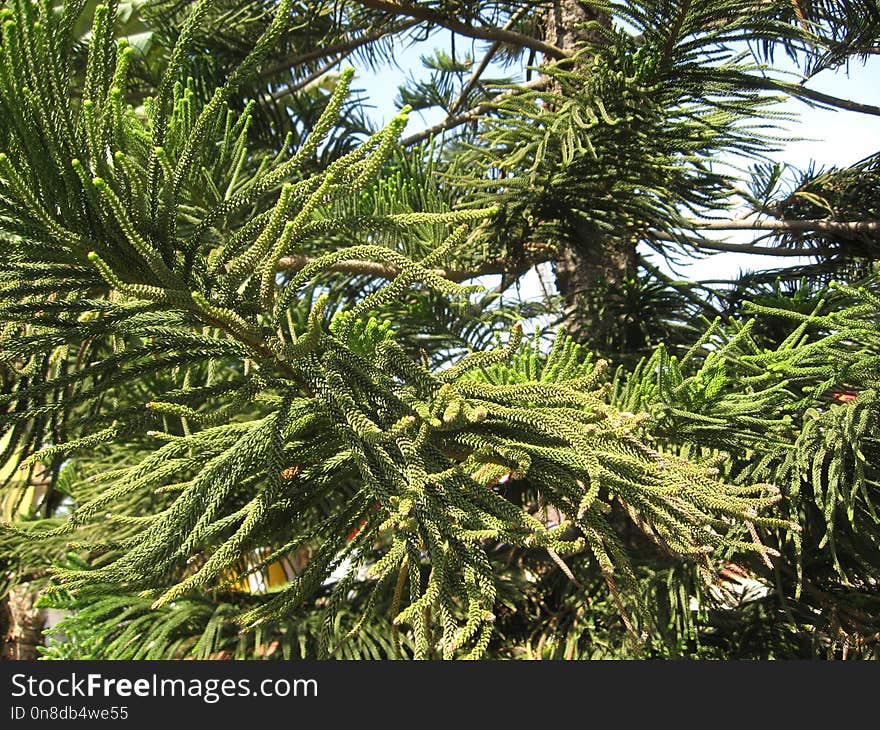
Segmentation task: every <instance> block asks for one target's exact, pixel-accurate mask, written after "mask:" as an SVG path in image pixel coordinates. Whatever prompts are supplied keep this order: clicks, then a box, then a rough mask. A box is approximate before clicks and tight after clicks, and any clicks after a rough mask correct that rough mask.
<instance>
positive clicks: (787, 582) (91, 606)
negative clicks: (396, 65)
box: [0, 0, 880, 659]
mask: <svg viewBox="0 0 880 730" xmlns="http://www.w3.org/2000/svg"><path fill="white" fill-rule="evenodd" d="M0 23H2V37H0V325H2V329H0V342H2V354H0V382H2V385H3V389H2V394H0V429H2V430H0V434H2V435H0V452H2V458H0V478H2V490H3V491H2V492H0V494H2V498H3V511H4V519H5V522H4V526H3V528H2V530H0V545H2V553H0V561H2V565H0V567H2V568H3V570H4V576H5V577H4V579H3V580H4V581H5V592H6V595H7V598H6V605H7V614H8V617H7V619H6V622H7V626H6V627H5V628H6V631H7V635H8V640H7V645H8V647H12V648H7V649H6V651H7V653H14V652H16V651H17V652H19V653H21V652H22V651H23V649H22V646H23V644H24V643H26V642H24V641H23V639H22V637H21V636H17V635H15V632H14V631H12V628H14V627H15V626H16V625H17V622H18V623H20V619H21V616H16V611H18V612H19V613H21V612H22V611H24V612H27V611H39V609H40V608H41V607H49V606H51V607H54V608H59V609H63V610H64V611H65V612H66V618H65V619H64V621H63V622H62V623H61V624H60V626H59V627H58V629H57V630H56V634H55V637H56V638H54V639H53V638H51V636H52V635H51V633H50V638H49V643H48V646H47V647H42V648H41V654H42V655H44V656H46V657H48V658H92V657H94V658H116V659H124V658H184V657H199V658H220V657H237V658H262V657H273V658H291V657H322V658H323V657H344V658H397V657H411V658H419V659H424V658H459V657H491V658H587V657H665V658H678V657H705V658H710V657H711V658H747V657H780V658H789V657H819V656H821V657H825V656H827V657H838V656H840V657H844V658H846V657H850V656H855V657H875V658H876V657H878V656H880V654H878V652H880V642H878V638H880V594H878V580H880V527H878V525H880V520H878V515H877V509H878V501H880V483H878V471H877V470H878V466H880V448H878V442H877V436H876V434H877V432H878V430H877V427H878V423H877V418H878V386H880V367H878V365H880V330H878V326H877V325H878V316H880V298H878V297H880V292H878V282H877V273H876V264H875V261H876V258H877V251H878V243H880V216H878V211H877V195H876V193H877V189H878V177H877V176H878V169H880V168H878V162H877V156H876V155H874V156H871V157H869V158H866V159H865V160H863V161H861V162H859V163H858V164H856V165H854V166H852V167H848V168H840V169H837V168H834V169H830V170H820V169H808V170H805V171H801V172H798V173H797V174H796V175H795V177H792V176H791V175H790V174H789V173H787V172H786V169H785V166H784V165H781V164H779V163H774V162H772V161H770V160H769V158H768V154H769V153H770V152H772V151H773V150H774V149H775V148H776V146H777V144H778V132H777V129H776V127H775V126H774V125H775V123H776V122H778V121H779V120H780V119H782V118H783V115H781V113H780V112H778V111H777V109H776V105H777V104H778V103H779V102H780V101H781V100H784V99H786V98H790V97H795V98H798V99H801V100H802V101H804V102H806V103H809V104H815V105H820V106H826V107H831V108H840V109H849V110H852V111H858V112H861V113H865V114H873V115H878V114H880V109H878V108H875V107H873V106H871V105H869V104H866V103H862V102H861V101H859V100H846V99H841V98H836V97H834V96H830V95H828V94H825V93H820V92H817V91H814V90H812V89H811V87H810V79H811V78H812V77H813V76H814V75H816V74H817V73H820V72H821V71H823V70H827V69H833V68H838V67H842V66H844V65H846V64H852V65H853V68H854V69H856V68H857V64H858V63H859V61H860V60H864V59H865V58H866V57H868V56H869V55H871V54H874V53H876V52H877V49H878V46H877V39H878V32H880V10H878V7H877V5H876V3H872V2H867V1H866V2H845V3H843V2H808V1H807V0H800V1H799V0H763V1H762V2H756V1H755V0H707V1H706V2H700V3H692V2H688V1H687V0H683V1H680V2H679V1H672V0H646V1H645V2H622V3H611V2H592V1H591V2H579V1H576V0H535V1H534V2H464V1H462V0H438V1H437V2H402V1H398V0H387V1H386V0H334V1H333V2H329V1H325V0H309V1H308V2H299V1H297V0H279V1H278V2H264V3H263V2H261V3H254V2H249V3H242V2H240V1H236V0H199V1H198V2H189V1H185V0H142V1H141V2H130V3H124V2H110V3H105V4H96V3H92V2H86V1H85V0H80V1H78V2H68V1H65V2H53V1H52V0H42V1H41V2H31V0H14V1H13V2H11V3H9V5H8V7H6V8H4V9H3V10H2V11H0ZM441 31H442V32H443V33H444V36H443V37H444V38H446V39H448V41H449V43H450V48H449V51H448V52H446V51H445V50H439V49H438V48H436V47H435V46H434V45H433V44H431V43H429V44H428V45H429V46H430V47H431V51H430V52H429V53H426V54H425V56H424V64H425V67H426V71H425V73H422V74H420V75H418V76H414V77H413V79H412V81H411V83H409V84H407V85H406V86H405V87H404V88H401V89H400V90H399V97H400V102H401V105H402V108H401V110H400V112H399V113H398V114H397V115H396V116H395V117H394V118H393V119H392V120H391V122H390V123H389V124H388V125H387V126H385V127H384V128H380V129H374V128H372V123H371V120H370V118H369V116H368V115H366V114H365V113H364V100H363V99H362V98H361V97H360V96H359V95H358V93H357V92H356V86H357V74H356V71H355V69H356V68H358V67H360V68H364V69H381V68H382V66H383V64H387V63H389V62H390V61H392V60H393V52H392V51H393V49H394V48H397V47H400V45H401V44H404V45H406V44H418V43H425V42H426V41H429V40H430V39H431V38H435V37H436V36H435V35H432V34H435V33H436V32H441ZM777 58H788V59H790V60H791V61H794V62H796V63H797V64H798V65H799V67H800V68H802V69H803V78H802V79H798V80H797V81H790V80H786V78H785V77H784V76H782V75H781V74H779V73H777V72H775V71H774V66H773V64H774V60H775V59H777ZM496 73H508V74H509V75H508V76H507V77H505V78H501V77H495V78H493V77H490V74H492V75H494V74H496ZM429 108H430V109H435V110H436V109H439V110H441V111H442V117H443V119H442V121H440V122H439V123H437V124H436V125H434V126H432V127H429V128H427V129H423V130H418V129H417V130H413V129H412V127H407V121H408V115H409V114H411V113H412V111H413V110H420V109H429ZM743 209H747V210H748V215H745V216H743V215H742V213H741V211H742V210H743ZM736 211H738V213H736V215H735V214H734V213H735V212H736ZM738 229H746V230H752V231H755V232H756V235H757V236H758V238H757V239H756V240H755V241H754V242H749V243H745V244H738V243H725V242H720V241H718V240H717V239H716V238H713V237H712V234H713V232H715V231H718V230H738ZM719 248H721V249H735V250H740V251H745V252H750V251H764V252H766V251H767V250H772V251H773V253H774V254H775V255H778V256H780V257H785V256H791V255H799V256H808V257H810V259H811V262H810V263H809V264H808V265H802V266H798V267H795V268H794V269H792V270H787V269H786V270H783V269H778V270H772V271H769V272H764V273H763V274H761V275H757V276H751V277H748V278H745V279H740V280H731V281H729V282H726V283H725V284H719V285H717V286H715V287H713V288H711V289H708V288H707V287H706V286H705V285H703V284H700V283H699V282H687V281H676V280H673V279H672V278H671V277H670V276H668V275H667V274H665V273H664V272H663V271H662V270H661V269H660V268H658V267H657V266H656V265H654V264H653V263H652V262H651V261H650V260H648V259H647V258H646V256H645V251H648V250H650V251H654V252H657V253H659V254H660V255H662V256H664V257H667V258H669V259H675V258H677V257H678V258H681V257H686V256H689V255H693V254H694V253H695V252H700V251H711V250H717V249H719ZM539 266H550V267H551V268H552V272H553V274H554V281H553V282H552V283H550V284H548V286H549V287H550V288H551V289H552V290H551V291H548V292H547V293H546V296H545V297H543V300H542V301H524V300H522V299H521V298H520V297H518V296H517V290H518V284H519V282H520V281H521V280H522V278H523V277H524V276H525V275H526V274H527V273H528V272H530V271H533V270H534V269H535V267H539ZM37 593H39V598H37V599H36V605H35V606H31V605H30V603H33V599H34V597H35V596H36V594H37ZM28 596H30V598H28ZM29 601H30V603H29ZM36 640H38V639H36Z"/></svg>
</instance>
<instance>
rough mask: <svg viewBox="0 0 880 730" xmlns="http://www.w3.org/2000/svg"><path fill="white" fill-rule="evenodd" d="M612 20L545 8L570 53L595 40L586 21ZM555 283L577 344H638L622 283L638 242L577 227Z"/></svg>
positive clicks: (562, 249)
mask: <svg viewBox="0 0 880 730" xmlns="http://www.w3.org/2000/svg"><path fill="white" fill-rule="evenodd" d="M594 20H597V21H599V22H600V23H603V24H607V23H610V18H609V17H608V15H607V14H605V13H600V12H598V11H596V10H595V9H591V8H588V7H586V6H585V5H584V4H583V3H580V2H578V0H555V1H554V2H553V4H552V6H551V7H549V8H548V9H547V10H545V11H544V18H543V23H542V25H543V28H544V40H545V41H547V42H549V43H552V44H553V45H555V46H557V47H559V48H562V49H564V50H566V51H574V50H575V49H576V48H577V47H578V46H579V45H580V44H582V43H583V42H584V41H587V40H592V39H594V36H593V37H591V33H593V32H592V31H591V30H589V29H585V28H584V27H583V24H584V23H586V22H588V21H594ZM554 265H555V269H556V285H557V287H558V289H559V293H560V295H561V296H562V300H563V312H562V315H563V319H562V324H564V325H565V326H566V329H567V330H568V334H569V335H571V336H572V337H573V338H574V339H575V340H577V341H578V342H582V343H584V344H586V345H589V346H591V347H592V348H594V349H596V350H597V351H599V352H600V353H601V354H603V355H611V356H613V355H615V354H617V352H619V351H626V350H629V349H633V348H635V347H638V346H639V343H638V342H632V341H631V340H632V338H631V337H629V336H628V335H629V334H630V333H632V332H634V330H635V328H634V327H633V326H632V323H631V322H628V321H627V313H626V312H625V311H623V310H624V301H623V300H624V296H623V292H622V291H621V285H622V284H623V283H624V282H625V281H627V280H628V279H633V278H634V277H635V275H636V272H637V268H638V256H637V255H636V249H635V246H634V245H632V244H630V243H628V242H627V241H626V240H625V238H624V237H610V236H607V235H599V234H597V233H596V232H595V231H594V230H592V229H590V228H589V227H588V226H587V225H580V226H579V228H577V229H575V230H574V231H572V235H571V237H570V238H567V239H565V240H563V241H561V242H560V243H559V251H558V254H557V256H556V258H555V261H554Z"/></svg>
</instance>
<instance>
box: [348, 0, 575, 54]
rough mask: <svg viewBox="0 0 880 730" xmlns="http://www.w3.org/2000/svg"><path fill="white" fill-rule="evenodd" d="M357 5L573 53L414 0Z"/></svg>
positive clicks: (463, 31) (534, 47)
mask: <svg viewBox="0 0 880 730" xmlns="http://www.w3.org/2000/svg"><path fill="white" fill-rule="evenodd" d="M355 1H356V2H357V4H358V5H361V6H363V7H365V8H370V9H372V10H382V11H385V12H388V13H393V14H395V15H407V16H409V17H411V18H418V19H419V20H420V21H424V22H427V23H431V24H433V25H438V26H441V27H443V28H448V29H449V30H451V31H453V32H455V33H458V34H460V35H463V36H466V37H468V38H477V39H480V40H487V41H501V42H502V43H510V44H512V45H515V46H520V47H522V48H530V49H531V50H533V51H540V52H541V53H543V54H545V55H546V56H548V57H550V58H555V59H563V58H568V57H569V56H570V54H569V53H567V52H566V51H564V50H563V49H561V48H557V47H556V46H554V45H553V44H552V43H546V42H545V41H542V40H539V39H537V38H532V37H531V36H527V35H523V34H522V33H517V32H516V31H512V30H506V29H504V28H493V27H491V26H486V25H481V26H473V25H469V24H468V23H463V22H461V21H459V20H454V19H452V18H450V17H448V16H446V15H443V14H442V13H438V12H437V11H436V10H433V9H431V8H427V7H424V6H422V5H413V4H411V3H405V2H398V1H396V0H355Z"/></svg>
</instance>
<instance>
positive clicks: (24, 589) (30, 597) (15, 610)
mask: <svg viewBox="0 0 880 730" xmlns="http://www.w3.org/2000/svg"><path fill="white" fill-rule="evenodd" d="M36 598H37V591H36V590H34V588H33V586H31V584H30V583H19V584H18V585H16V586H13V587H12V588H11V589H10V591H9V595H8V596H7V597H6V600H5V601H4V602H3V603H2V604H0V610H3V612H4V613H5V615H4V616H3V618H2V621H0V623H2V624H3V626H4V628H5V629H6V630H5V632H4V636H3V646H2V654H0V659H16V660H26V659H36V658H37V657H38V654H37V647H38V646H42V645H43V625H44V624H45V621H46V613H45V611H44V610H43V609H42V608H35V607H34V601H35V600H36Z"/></svg>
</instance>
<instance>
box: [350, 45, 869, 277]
mask: <svg viewBox="0 0 880 730" xmlns="http://www.w3.org/2000/svg"><path fill="white" fill-rule="evenodd" d="M435 47H439V48H443V49H444V50H447V51H448V50H449V43H448V40H445V44H444V34H438V35H437V36H435V39H432V41H430V42H428V43H422V44H419V45H418V46H416V47H408V48H406V47H404V46H403V45H399V46H398V47H397V48H395V49H394V52H393V59H394V62H395V66H396V67H395V66H392V67H385V69H384V70H383V71H382V72H381V73H373V72H370V71H369V70H365V69H360V70H359V73H358V76H357V78H356V80H355V83H354V86H355V88H360V89H363V90H364V92H365V97H366V100H367V101H368V103H369V104H371V105H373V107H374V108H373V109H372V110H371V115H372V117H373V118H374V119H375V120H376V121H377V122H378V123H385V122H387V121H389V120H390V119H391V117H392V116H393V115H394V114H395V113H396V112H397V104H396V101H397V96H398V87H399V86H400V85H401V84H403V83H404V82H405V80H406V78H407V76H408V75H414V76H416V77H418V76H419V75H420V74H422V73H424V69H423V67H422V65H421V62H420V55H421V54H426V53H429V52H430V51H431V49H432V48H435ZM467 50H468V49H467V48H466V47H463V45H462V44H461V43H459V47H458V53H459V54H462V53H465V52H467ZM476 51H477V53H479V51H480V46H477V47H476ZM478 57H479V56H478ZM779 60H780V59H777V61H779ZM779 65H782V64H779ZM788 69H789V70H795V69H794V68H793V67H791V66H789V67H788ZM494 73H495V74H497V75H503V73H504V72H503V71H494ZM507 73H509V74H513V73H515V70H514V69H511V70H510V71H508V72H507ZM878 79H880V58H876V57H875V58H873V59H872V60H870V61H869V62H868V63H867V64H866V65H862V64H860V63H858V62H853V63H852V64H851V65H850V67H849V70H848V72H847V71H846V70H840V71H838V72H836V73H831V72H823V73H822V74H820V75H818V76H817V77H815V78H813V79H811V80H810V83H809V87H810V88H813V89H816V90H818V91H823V92H825V93H828V94H832V95H834V96H837V97H840V98H845V99H852V100H854V101H860V102H863V103H868V104H874V105H877V106H880V82H878ZM791 80H796V77H791ZM777 108H780V109H782V110H784V111H791V112H795V113H796V114H797V115H798V119H797V121H795V122H786V123H782V125H781V126H782V129H783V131H782V132H781V133H780V134H782V135H783V136H790V137H797V138H799V139H796V140H794V141H789V142H785V143H783V144H782V149H781V150H780V151H779V152H777V153H774V154H773V155H772V157H773V158H774V159H776V160H779V161H782V162H787V163H789V164H791V165H793V166H795V167H798V168H805V167H806V166H807V165H808V164H809V163H810V161H811V160H813V161H815V163H817V164H818V165H819V166H822V167H825V168H827V167H831V166H838V167H843V166H847V165H850V164H852V163H854V162H857V161H858V160H861V159H863V158H864V157H867V156H868V155H871V154H873V153H875V152H877V150H878V149H880V117H877V116H871V115H867V114H860V113H857V112H847V111H838V110H830V109H817V108H811V107H810V106H808V105H807V104H804V103H803V102H800V101H797V100H793V99H792V100H790V101H788V102H786V103H785V104H784V105H782V106H781V107H777ZM443 118H444V114H443V112H441V111H439V110H434V111H430V112H427V113H421V112H420V113H415V114H413V115H411V118H410V122H409V126H408V128H407V130H406V134H411V133H413V132H415V131H418V130H419V129H423V128H425V127H426V126H429V125H430V124H433V123H436V122H438V121H440V120H442V119H443ZM717 237H718V238H721V239H723V240H727V241H730V242H736V243H743V242H748V241H749V240H750V236H749V234H748V233H745V234H742V233H737V234H722V235H719V236H717ZM798 262H799V260H798V259H795V258H785V259H777V258H773V257H769V256H754V255H746V254H736V253H719V254H714V255H712V256H708V257H705V258H701V259H696V260H694V261H693V262H692V263H690V264H689V265H686V266H681V267H677V268H676V272H670V273H675V274H676V275H677V276H679V277H682V278H688V279H697V280H706V279H719V278H730V277H731V276H733V275H735V274H736V273H737V271H746V270H760V269H763V268H776V267H778V266H781V265H794V264H797V263H798ZM657 263H658V264H660V265H661V266H662V267H663V268H666V267H665V265H664V264H663V262H662V260H660V259H659V257H657ZM667 271H668V269H667ZM536 281H537V279H536V277H529V278H528V280H527V281H526V282H525V284H526V286H525V287H524V288H525V289H526V290H528V291H534V287H535V285H536ZM524 293H526V292H524ZM534 293H535V294H537V292H536V291H535V292H534Z"/></svg>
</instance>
